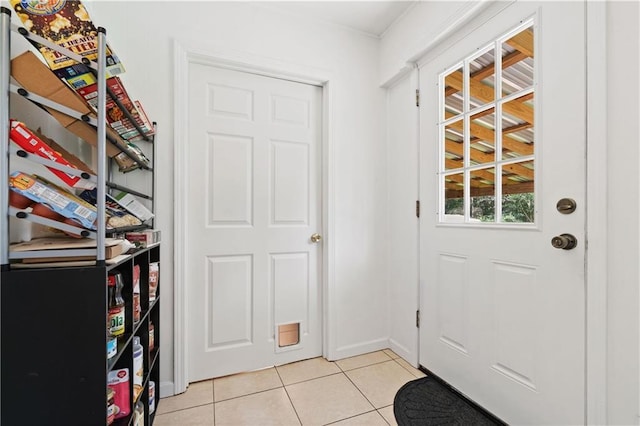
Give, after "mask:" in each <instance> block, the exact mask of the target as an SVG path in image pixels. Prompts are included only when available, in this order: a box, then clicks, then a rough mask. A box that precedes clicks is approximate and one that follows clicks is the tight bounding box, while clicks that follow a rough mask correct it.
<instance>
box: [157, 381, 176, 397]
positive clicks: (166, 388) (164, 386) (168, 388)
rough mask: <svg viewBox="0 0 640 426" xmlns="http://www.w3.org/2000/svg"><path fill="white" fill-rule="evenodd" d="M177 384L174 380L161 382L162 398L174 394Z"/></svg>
mask: <svg viewBox="0 0 640 426" xmlns="http://www.w3.org/2000/svg"><path fill="white" fill-rule="evenodd" d="M175 394H176V392H175V386H174V384H173V382H160V398H167V397H169V396H174V395H175Z"/></svg>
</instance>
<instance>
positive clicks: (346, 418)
mask: <svg viewBox="0 0 640 426" xmlns="http://www.w3.org/2000/svg"><path fill="white" fill-rule="evenodd" d="M377 411H378V410H376V409H375V407H374V408H373V410H371V411H365V412H364V413H360V414H356V415H353V416H350V417H345V418H344V419H340V420H336V421H335V422H331V423H325V424H324V425H323V426H329V425H334V424H336V423H338V422H343V421H345V420H349V419H353V418H355V417H358V416H364V415H365V414H369V413H376V412H377ZM378 415H379V416H380V417H382V414H380V413H378ZM382 419H383V420H384V417H382ZM384 421H385V422H386V420H384Z"/></svg>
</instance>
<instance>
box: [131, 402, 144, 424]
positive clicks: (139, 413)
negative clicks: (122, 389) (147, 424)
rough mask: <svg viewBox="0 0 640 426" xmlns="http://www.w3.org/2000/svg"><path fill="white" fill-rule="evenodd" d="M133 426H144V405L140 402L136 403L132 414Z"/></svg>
mask: <svg viewBox="0 0 640 426" xmlns="http://www.w3.org/2000/svg"><path fill="white" fill-rule="evenodd" d="M133 426H144V405H142V401H138V403H137V404H136V409H135V411H134V413H133Z"/></svg>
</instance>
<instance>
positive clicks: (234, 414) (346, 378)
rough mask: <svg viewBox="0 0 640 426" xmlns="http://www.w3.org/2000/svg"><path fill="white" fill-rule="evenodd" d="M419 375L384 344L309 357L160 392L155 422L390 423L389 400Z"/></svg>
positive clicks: (175, 425)
mask: <svg viewBox="0 0 640 426" xmlns="http://www.w3.org/2000/svg"><path fill="white" fill-rule="evenodd" d="M420 377H424V373H422V372H421V371H420V370H416V369H415V368H413V367H411V365H409V363H407V362H406V361H405V360H403V359H402V358H400V357H398V355H396V354H395V353H394V352H393V351H391V350H390V349H385V350H382V351H378V352H372V353H368V354H364V355H360V356H355V357H352V358H346V359H342V360H340V361H336V362H329V361H327V360H325V359H324V358H314V359H309V360H306V361H300V362H295V363H292V364H286V365H281V366H279V367H272V368H267V369H264V370H259V371H253V372H250V373H242V374H236V375H233V376H227V377H221V378H219V379H213V380H208V381H204V382H199V383H193V384H191V385H190V386H189V389H188V390H187V392H185V393H183V394H181V395H178V396H173V397H170V398H163V399H162V400H161V401H160V403H159V405H158V412H157V413H156V418H155V422H154V425H155V426H191V425H194V426H195V425H234V426H240V425H247V426H254V425H255V426H263V425H305V426H306V425H327V424H332V425H351V426H354V425H366V426H375V425H381V426H385V425H392V426H393V425H396V422H395V418H394V416H393V398H394V397H395V394H396V392H397V391H398V389H400V387H401V386H402V385H404V384H405V383H407V382H408V381H410V380H415V379H417V378H420Z"/></svg>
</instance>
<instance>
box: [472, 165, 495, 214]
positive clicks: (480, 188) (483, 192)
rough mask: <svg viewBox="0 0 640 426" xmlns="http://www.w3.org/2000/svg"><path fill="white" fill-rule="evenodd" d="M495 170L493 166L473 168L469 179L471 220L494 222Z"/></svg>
mask: <svg viewBox="0 0 640 426" xmlns="http://www.w3.org/2000/svg"><path fill="white" fill-rule="evenodd" d="M495 176H496V170H495V168H493V167H492V168H490V169H482V170H474V171H472V172H471V176H470V180H469V190H470V191H471V211H470V212H469V214H470V216H471V219H472V220H471V221H472V222H477V221H480V222H495V220H496V182H495Z"/></svg>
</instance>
